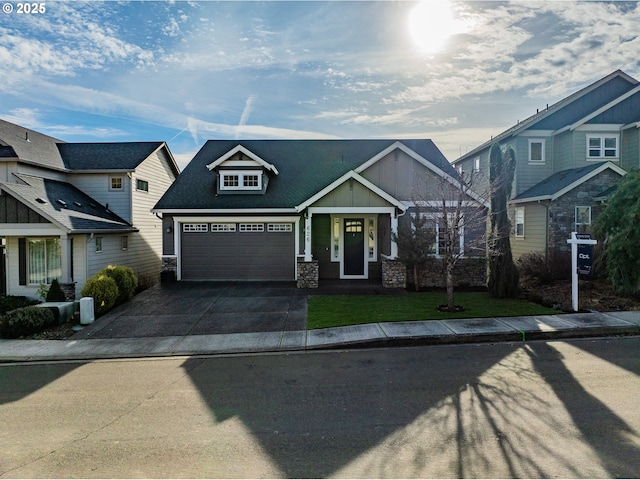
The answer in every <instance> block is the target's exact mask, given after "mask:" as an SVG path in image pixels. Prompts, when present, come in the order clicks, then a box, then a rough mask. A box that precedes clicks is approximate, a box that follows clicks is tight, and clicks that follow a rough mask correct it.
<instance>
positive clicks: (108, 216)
mask: <svg viewBox="0 0 640 480" xmlns="http://www.w3.org/2000/svg"><path fill="white" fill-rule="evenodd" d="M178 173H179V171H178V167H177V165H176V163H175V160H174V159H173V156H172V154H171V152H170V151H169V148H168V147H167V145H166V144H165V143H164V142H131V143H65V142H62V141H60V140H57V139H55V138H52V137H49V136H47V135H43V134H41V133H39V132H36V131H33V130H30V129H28V128H24V127H21V126H19V125H15V124H12V123H9V122H6V121H3V120H0V237H1V238H2V246H3V249H4V252H3V253H4V254H3V255H2V275H1V278H2V287H3V291H4V292H5V293H7V294H10V295H25V296H29V297H37V295H38V293H37V292H38V288H39V286H40V285H41V284H50V283H51V281H52V280H53V279H57V280H58V281H59V282H60V283H61V284H62V285H63V286H66V289H67V292H68V295H69V296H72V295H75V294H79V292H80V291H81V289H82V287H83V286H84V284H85V282H86V280H87V279H88V278H90V277H91V276H92V275H94V274H95V273H96V272H97V271H99V270H100V269H101V268H103V267H105V266H107V265H110V264H111V265H126V266H129V267H131V268H132V269H133V270H134V272H135V273H136V274H137V275H138V277H140V278H141V279H142V280H145V281H146V280H149V281H154V280H156V279H159V276H160V270H161V256H162V221H161V219H160V218H158V217H157V216H156V215H154V214H153V213H151V208H152V207H153V206H154V205H155V203H156V202H157V201H158V200H159V199H160V197H161V196H162V194H164V192H165V191H166V190H167V188H168V187H169V186H170V185H171V184H172V183H173V181H174V180H175V178H176V177H177V175H178ZM145 277H148V278H145Z"/></svg>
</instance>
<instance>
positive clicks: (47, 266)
mask: <svg viewBox="0 0 640 480" xmlns="http://www.w3.org/2000/svg"><path fill="white" fill-rule="evenodd" d="M27 247H28V256H27V258H28V271H29V284H31V285H39V284H43V283H45V284H49V283H51V282H52V281H53V280H60V278H61V277H62V246H61V244H60V239H59V238H29V239H28V241H27Z"/></svg>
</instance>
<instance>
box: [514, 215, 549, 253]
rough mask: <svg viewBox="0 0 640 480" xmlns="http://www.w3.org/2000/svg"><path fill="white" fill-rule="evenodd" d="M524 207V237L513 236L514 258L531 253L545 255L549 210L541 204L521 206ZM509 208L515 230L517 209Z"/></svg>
mask: <svg viewBox="0 0 640 480" xmlns="http://www.w3.org/2000/svg"><path fill="white" fill-rule="evenodd" d="M516 206H517V207H524V209H525V210H524V236H523V237H516V236H515V235H511V251H512V253H513V258H514V259H517V258H518V257H520V256H521V255H523V254H525V253H529V252H538V253H542V254H544V252H545V249H546V246H545V245H546V237H547V231H546V230H547V208H546V207H545V206H544V205H542V204H539V203H529V204H519V205H516ZM516 206H511V207H509V219H510V220H511V225H512V230H513V229H514V228H515V207H516Z"/></svg>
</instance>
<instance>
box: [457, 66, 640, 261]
mask: <svg viewBox="0 0 640 480" xmlns="http://www.w3.org/2000/svg"><path fill="white" fill-rule="evenodd" d="M496 142H497V143H499V144H500V145H501V146H511V147H512V148H513V149H514V150H515V154H516V171H515V178H514V185H513V192H512V198H511V201H510V204H509V217H510V219H511V224H512V235H511V248H512V250H513V254H514V257H516V258H517V257H519V256H521V255H523V254H525V253H528V252H539V253H542V254H544V255H545V256H546V257H547V258H551V257H550V255H554V254H555V253H557V252H558V251H565V250H568V249H569V246H568V245H567V242H566V241H567V239H568V238H570V235H571V232H572V231H577V232H581V233H591V227H592V225H593V224H594V222H595V220H596V218H597V216H598V213H599V212H600V210H601V209H602V205H603V202H604V201H605V200H606V196H607V193H608V191H610V188H611V187H613V186H615V185H616V184H617V182H618V181H619V180H620V178H621V177H622V176H623V175H625V173H626V171H627V170H629V169H632V168H638V167H640V82H638V80H636V79H634V78H632V77H630V76H629V75H627V74H625V73H624V72H622V71H620V70H618V71H615V72H613V73H612V74H610V75H608V76H606V77H604V78H602V79H600V80H598V81H597V82H595V83H593V84H591V85H589V86H587V87H585V88H583V89H581V90H579V91H578V92H576V93H574V94H573V95H571V96H569V97H567V98H565V99H563V100H561V101H559V102H558V103H556V104H554V105H551V106H548V107H546V108H545V109H544V110H542V111H538V112H537V113H536V114H535V115H533V116H531V117H530V118H527V119H526V120H524V121H522V122H518V123H517V124H516V125H514V126H513V127H511V128H510V129H508V130H506V131H505V132H503V133H501V134H500V135H498V136H496V137H494V138H492V139H491V140H490V141H488V142H486V143H484V144H482V145H480V146H479V147H477V148H475V149H473V150H472V151H470V152H468V153H467V154H465V155H463V156H462V157H460V158H458V159H457V160H455V161H454V162H453V164H454V165H455V167H456V168H457V169H458V170H462V171H465V172H472V171H473V172H476V173H478V174H479V175H478V176H479V177H480V178H481V179H482V180H481V182H483V185H484V187H486V186H487V184H488V182H489V151H490V149H491V146H492V145H493V144H494V143H496ZM478 188H482V187H480V186H479V187H478Z"/></svg>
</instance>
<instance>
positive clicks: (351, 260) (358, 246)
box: [344, 218, 364, 275]
mask: <svg viewBox="0 0 640 480" xmlns="http://www.w3.org/2000/svg"><path fill="white" fill-rule="evenodd" d="M344 274H345V275H364V218H345V219H344Z"/></svg>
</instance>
